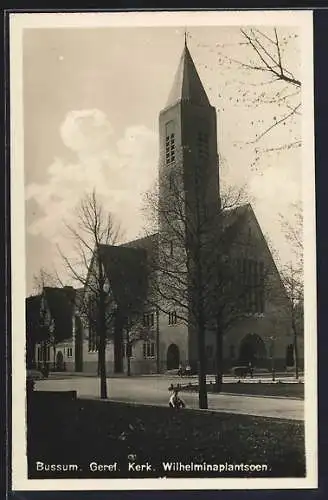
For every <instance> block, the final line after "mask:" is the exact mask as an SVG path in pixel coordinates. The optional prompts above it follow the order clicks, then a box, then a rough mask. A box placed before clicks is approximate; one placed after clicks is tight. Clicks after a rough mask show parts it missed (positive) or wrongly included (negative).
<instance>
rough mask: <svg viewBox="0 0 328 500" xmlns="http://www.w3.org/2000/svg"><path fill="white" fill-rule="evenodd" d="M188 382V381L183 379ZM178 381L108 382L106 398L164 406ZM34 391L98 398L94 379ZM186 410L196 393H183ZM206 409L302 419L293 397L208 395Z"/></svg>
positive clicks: (51, 383)
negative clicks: (172, 385) (169, 389)
mask: <svg viewBox="0 0 328 500" xmlns="http://www.w3.org/2000/svg"><path fill="white" fill-rule="evenodd" d="M182 380H183V381H184V382H187V381H188V379H182ZM178 381H179V382H180V381H181V379H179V378H177V377H174V376H172V377H161V376H152V377H132V378H112V379H107V387H108V396H109V399H111V400H115V401H125V402H136V403H144V404H152V405H160V406H162V405H165V406H166V405H167V404H168V399H169V395H170V393H169V391H168V387H169V385H170V384H171V382H173V383H174V384H176V383H177V382H178ZM36 390H50V391H51V390H55V391H67V390H76V391H77V394H78V397H80V398H83V397H86V398H94V397H96V398H97V397H98V395H99V379H97V378H95V377H68V378H65V379H63V378H62V379H59V378H53V379H51V378H50V379H48V380H39V381H37V382H36ZM183 399H184V400H185V402H186V404H187V406H188V407H189V408H197V407H198V395H197V394H196V393H183ZM208 401H209V409H211V410H216V411H223V412H228V413H240V414H247V415H257V416H266V417H273V418H286V419H292V420H303V419H304V401H301V400H297V399H292V398H277V397H275V398H274V397H255V396H241V395H230V394H209V395H208Z"/></svg>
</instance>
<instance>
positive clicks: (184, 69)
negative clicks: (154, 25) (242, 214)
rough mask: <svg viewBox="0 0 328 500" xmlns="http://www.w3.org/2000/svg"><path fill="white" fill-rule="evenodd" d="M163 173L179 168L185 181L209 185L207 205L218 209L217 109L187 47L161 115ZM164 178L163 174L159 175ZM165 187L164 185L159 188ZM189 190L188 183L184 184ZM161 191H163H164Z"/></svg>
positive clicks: (161, 163) (161, 168)
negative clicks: (210, 100) (208, 95)
mask: <svg viewBox="0 0 328 500" xmlns="http://www.w3.org/2000/svg"><path fill="white" fill-rule="evenodd" d="M159 137H160V174H164V177H165V176H166V175H168V174H166V173H167V172H169V171H171V170H173V171H174V169H176V168H180V169H181V172H183V177H184V181H185V183H188V179H189V180H191V179H192V177H195V175H196V172H197V177H198V180H199V181H201V182H202V183H203V187H205V184H206V185H207V190H206V194H207V196H206V199H207V203H208V208H209V209H211V210H212V209H213V208H214V207H216V210H217V208H218V201H219V169H218V152H217V126H216V110H215V108H214V107H213V106H211V104H210V102H209V99H208V97H207V95H206V92H205V89H204V87H203V84H202V82H201V79H200V77H199V75H198V72H197V70H196V67H195V64H194V62H193V60H192V57H191V55H190V52H189V49H188V47H187V42H186V41H185V45H184V48H183V52H182V55H181V58H180V62H179V65H178V69H177V72H176V74H175V78H174V81H173V86H172V88H171V91H170V93H169V98H168V100H167V103H166V106H165V108H164V109H163V110H162V111H161V112H160V115H159ZM160 180H161V175H160ZM161 188H162V189H166V187H165V186H164V185H161V186H160V189H161ZM184 189H185V191H188V186H187V185H185V186H184ZM161 194H162V193H161Z"/></svg>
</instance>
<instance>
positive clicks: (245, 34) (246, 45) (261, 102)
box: [190, 27, 302, 169]
mask: <svg viewBox="0 0 328 500" xmlns="http://www.w3.org/2000/svg"><path fill="white" fill-rule="evenodd" d="M239 35H240V36H239V37H238V36H237V37H236V38H235V41H234V40H232V41H231V42H230V41H229V42H226V43H222V44H220V43H217V44H215V47H213V46H207V45H205V44H203V43H201V42H199V41H197V40H196V37H195V36H194V35H190V38H191V39H194V42H195V43H196V42H198V43H197V46H199V47H201V48H202V49H203V50H207V51H208V52H215V53H216V56H217V62H218V66H217V68H218V70H219V71H220V75H221V76H220V78H219V79H218V85H220V87H219V90H218V102H217V106H218V111H220V110H221V109H222V106H223V109H224V105H223V102H225V101H226V100H228V102H229V107H230V106H234V107H235V108H238V109H242V108H249V109H250V111H251V113H250V118H249V129H250V130H254V132H253V136H252V137H251V138H250V139H249V140H247V141H246V142H245V141H243V140H241V141H239V140H237V141H235V142H234V146H235V147H239V148H240V149H242V148H245V146H246V145H250V146H252V145H253V148H254V149H253V151H254V159H253V162H252V167H253V168H255V169H256V168H257V166H258V162H259V160H260V159H261V158H262V156H263V154H267V155H270V154H280V153H282V152H284V151H289V150H291V149H294V148H299V147H300V146H301V144H302V142H301V131H300V127H299V123H300V121H299V117H300V116H301V107H302V100H301V91H302V81H301V79H300V77H299V75H298V74H297V73H298V72H299V67H298V66H299V64H297V61H298V59H299V48H298V45H297V42H298V40H297V39H298V33H297V32H296V31H295V32H293V31H292V29H288V28H283V27H280V28H277V27H272V28H271V27H266V28H258V27H253V28H252V27H247V28H242V29H240V30H239ZM236 54H238V55H236ZM211 69H212V71H215V70H216V68H215V67H213V68H211ZM222 77H223V78H224V90H223V88H222V86H221V84H222ZM219 82H220V83H219ZM229 96H230V97H229ZM279 130H280V132H279ZM275 131H277V133H276V134H274V132H275Z"/></svg>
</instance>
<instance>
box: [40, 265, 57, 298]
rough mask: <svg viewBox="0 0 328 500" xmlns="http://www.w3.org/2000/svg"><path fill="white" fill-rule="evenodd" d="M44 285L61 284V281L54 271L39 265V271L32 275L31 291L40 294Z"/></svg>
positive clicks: (53, 285)
mask: <svg viewBox="0 0 328 500" xmlns="http://www.w3.org/2000/svg"><path fill="white" fill-rule="evenodd" d="M46 286H51V287H55V286H62V283H61V281H60V279H59V277H58V276H57V274H56V273H55V272H51V271H49V270H48V269H45V268H44V267H41V269H40V271H39V273H38V274H35V275H34V276H33V293H34V294H35V295H40V294H41V293H42V292H43V289H44V287H46Z"/></svg>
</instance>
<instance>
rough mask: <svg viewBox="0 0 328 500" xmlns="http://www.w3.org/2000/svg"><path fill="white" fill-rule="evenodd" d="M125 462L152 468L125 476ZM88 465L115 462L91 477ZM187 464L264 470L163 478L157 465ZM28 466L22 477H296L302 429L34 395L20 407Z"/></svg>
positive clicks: (301, 469)
mask: <svg viewBox="0 0 328 500" xmlns="http://www.w3.org/2000/svg"><path fill="white" fill-rule="evenodd" d="M129 455H134V457H130V458H129ZM129 460H132V461H135V462H136V463H138V464H144V463H146V462H149V463H150V464H151V467H152V470H150V471H149V470H148V471H142V472H140V471H139V472H138V471H134V470H130V471H129V470H128V463H129ZM37 461H42V462H44V463H46V464H77V465H78V467H79V469H78V470H77V471H71V472H60V471H52V472H51V471H50V472H45V471H37V470H36V462H37ZM93 461H96V462H97V463H99V464H111V463H113V462H115V461H117V462H118V464H119V470H117V471H116V472H101V471H98V472H92V471H90V463H91V462H93ZM191 461H192V462H194V463H203V462H207V463H208V464H248V466H250V464H253V465H254V464H265V465H266V466H267V470H266V471H264V472H250V471H249V470H248V471H247V470H245V467H244V470H237V471H236V470H234V471H229V470H221V472H218V471H214V472H213V471H210V472H202V471H196V472H195V471H194V472H179V471H173V470H172V471H171V472H169V471H165V470H164V468H163V462H182V463H184V464H185V463H186V464H190V462H191ZM28 464H29V477H30V478H46V477H47V478H50V477H51V478H65V477H66V478H108V477H111V478H114V477H135V478H137V477H163V476H167V477H188V476H189V477H213V476H220V477H227V476H229V477H231V476H233V477H250V476H252V477H255V476H256V477H258V476H262V477H263V476H265V477H302V476H304V474H305V452H304V424H303V422H298V421H288V420H277V419H270V418H262V417H252V416H247V415H246V416H245V415H232V414H225V413H214V412H201V411H195V410H172V409H170V408H165V407H155V406H142V405H131V404H123V403H114V402H109V401H92V400H78V399H77V400H73V401H69V400H66V401H64V399H62V400H61V399H60V397H57V398H56V397H55V398H52V397H51V395H50V394H47V396H46V397H43V395H42V393H39V394H38V397H37V398H34V401H33V400H31V401H30V404H29V408H28ZM239 469H240V467H239Z"/></svg>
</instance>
